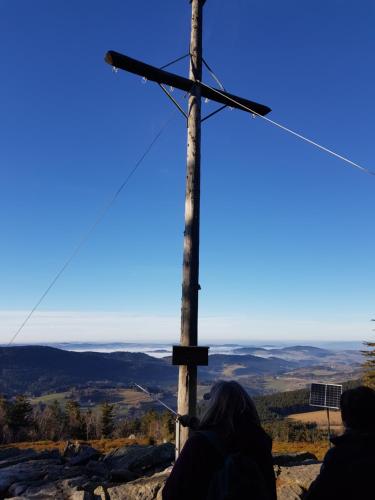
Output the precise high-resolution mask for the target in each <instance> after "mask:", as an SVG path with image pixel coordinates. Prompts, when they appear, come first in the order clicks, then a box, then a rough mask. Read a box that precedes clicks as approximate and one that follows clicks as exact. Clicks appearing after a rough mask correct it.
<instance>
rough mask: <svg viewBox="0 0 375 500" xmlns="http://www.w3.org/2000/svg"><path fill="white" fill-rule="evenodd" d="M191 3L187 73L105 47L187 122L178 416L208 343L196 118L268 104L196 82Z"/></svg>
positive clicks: (197, 29) (196, 22) (195, 5)
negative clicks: (203, 334)
mask: <svg viewBox="0 0 375 500" xmlns="http://www.w3.org/2000/svg"><path fill="white" fill-rule="evenodd" d="M190 3H191V4H192V17H191V37H190V54H189V55H190V71H189V78H183V77H181V76H179V75H175V74H174V73H169V72H167V71H163V70H162V69H159V68H156V67H154V66H150V65H149V64H145V63H143V62H141V61H137V60H135V59H132V58H130V57H127V56H125V55H122V54H119V53H118V52H114V51H109V52H107V54H106V57H105V60H106V62H107V63H108V64H110V65H112V66H113V67H115V68H119V69H123V70H125V71H129V72H130V73H135V74H136V75H140V76H142V77H145V78H147V80H150V81H153V82H156V83H158V84H159V85H160V86H161V88H162V89H163V90H164V92H166V93H167V94H168V95H169V97H170V98H171V100H172V101H173V102H174V104H175V105H176V106H177V107H178V108H179V110H180V111H181V112H182V113H183V114H184V115H185V117H186V119H187V125H188V140H187V172H186V192H185V232H184V255H183V283H182V306H181V342H180V345H179V346H173V364H176V365H179V379H178V405H177V412H178V414H179V415H186V414H188V415H189V416H195V415H196V406H197V366H198V365H207V364H208V347H198V291H199V290H200V285H199V211H200V163H201V122H202V121H203V120H205V119H207V118H209V117H210V116H212V115H213V114H215V113H217V112H218V111H221V109H223V108H225V107H226V106H230V107H232V108H238V109H241V110H243V111H248V112H250V113H252V112H254V113H256V114H258V115H262V116H264V115H266V114H267V113H269V112H270V111H271V110H270V108H269V107H267V106H264V105H262V104H258V103H256V102H253V101H248V100H247V99H243V98H242V97H237V96H235V95H233V94H229V93H228V92H225V91H224V90H220V91H218V90H216V89H213V88H209V87H207V86H205V85H204V84H201V80H202V61H203V58H202V11H203V4H204V3H205V0H190ZM163 84H166V85H170V86H171V87H175V88H178V89H181V90H183V91H185V92H187V93H188V94H189V104H188V112H187V113H185V112H184V111H183V109H182V108H181V106H180V105H179V104H178V103H177V101H176V100H175V99H174V98H173V97H172V96H171V95H170V94H169V93H168V91H167V89H166V88H165V87H163ZM202 97H205V98H207V99H210V100H212V101H216V102H218V103H220V104H221V105H222V106H221V107H220V108H219V109H218V110H216V111H214V112H213V113H211V114H209V115H208V116H206V117H205V118H203V119H202V118H201V98H202ZM188 435H189V429H188V428H186V427H183V428H181V432H180V433H179V438H178V439H176V448H177V453H179V451H180V450H181V449H182V447H183V445H184V444H185V442H186V439H187V438H188Z"/></svg>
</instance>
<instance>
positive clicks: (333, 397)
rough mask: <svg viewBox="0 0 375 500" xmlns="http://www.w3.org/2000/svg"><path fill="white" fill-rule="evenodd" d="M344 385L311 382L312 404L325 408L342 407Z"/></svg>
mask: <svg viewBox="0 0 375 500" xmlns="http://www.w3.org/2000/svg"><path fill="white" fill-rule="evenodd" d="M341 394H342V385H337V384H311V390H310V406H320V407H323V408H334V409H338V408H340V398H341Z"/></svg>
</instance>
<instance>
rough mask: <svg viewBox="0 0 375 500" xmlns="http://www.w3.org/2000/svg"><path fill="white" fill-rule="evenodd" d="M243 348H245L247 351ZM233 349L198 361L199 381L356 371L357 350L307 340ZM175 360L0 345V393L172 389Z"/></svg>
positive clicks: (266, 385)
mask: <svg viewBox="0 0 375 500" xmlns="http://www.w3.org/2000/svg"><path fill="white" fill-rule="evenodd" d="M249 351H250V352H251V353H249ZM236 352H237V353H236V354H212V355H210V357H209V366H202V367H199V370H198V377H199V381H200V383H203V384H210V383H212V382H213V381H216V380H218V379H222V378H227V379H237V380H239V381H241V382H242V383H243V384H244V386H245V387H247V388H248V389H249V390H250V391H251V392H252V393H254V394H255V393H261V392H275V391H280V390H285V389H286V388H289V387H290V388H291V389H293V388H298V387H305V386H306V384H307V383H310V382H311V381H312V380H314V381H323V382H329V381H331V382H335V381H336V380H337V379H338V380H345V379H348V378H355V377H356V376H358V371H359V370H360V364H359V361H360V354H359V353H358V352H355V351H328V350H325V349H319V348H316V347H309V346H294V347H287V348H283V349H262V348H248V347H247V348H242V349H238V351H236ZM177 371H178V368H177V367H176V366H172V365H171V357H170V356H167V357H163V358H155V357H152V356H149V355H148V354H144V353H134V352H124V351H116V352H111V353H107V352H104V353H103V352H91V351H84V352H74V351H67V350H63V349H57V348H55V347H49V346H12V347H0V394H8V395H12V394H13V395H14V394H17V393H26V394H29V395H32V396H39V395H41V394H47V393H54V392H63V391H66V390H68V389H71V388H72V387H75V386H76V387H78V386H81V387H82V386H84V385H90V386H106V387H116V386H122V387H124V386H129V385H130V384H131V383H133V382H137V383H140V384H145V385H148V386H158V387H159V388H160V389H162V390H167V389H168V390H169V389H170V390H172V391H173V390H174V389H173V387H175V386H176V384H177Z"/></svg>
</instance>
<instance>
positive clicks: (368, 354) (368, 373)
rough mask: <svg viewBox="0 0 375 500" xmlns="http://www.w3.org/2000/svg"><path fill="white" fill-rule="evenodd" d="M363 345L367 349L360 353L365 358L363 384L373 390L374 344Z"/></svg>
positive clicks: (374, 375) (374, 379)
mask: <svg viewBox="0 0 375 500" xmlns="http://www.w3.org/2000/svg"><path fill="white" fill-rule="evenodd" d="M372 321H374V320H372ZM364 345H365V346H366V347H367V349H366V350H364V351H362V354H363V356H364V358H365V362H364V363H363V383H364V384H365V385H367V386H368V387H371V388H372V389H375V342H364Z"/></svg>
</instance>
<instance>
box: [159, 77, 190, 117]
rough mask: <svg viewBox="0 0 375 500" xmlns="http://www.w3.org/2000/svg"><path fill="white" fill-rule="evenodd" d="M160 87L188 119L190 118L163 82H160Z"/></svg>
mask: <svg viewBox="0 0 375 500" xmlns="http://www.w3.org/2000/svg"><path fill="white" fill-rule="evenodd" d="M158 85H159V87H160V88H161V89H162V91H163V92H165V95H166V96H167V97H168V98H169V99H170V100H171V101H172V102H173V104H174V105H175V106H176V108H177V109H178V110H179V111H180V112H181V113H182V114H183V115H184V117H185V118H186V119H188V115H187V114H186V113H185V111H184V110H183V109H182V108H181V106H180V105H179V104H178V102H177V101H176V99H175V98H174V97H173V96H172V95H171V93H170V92H168V90H167V89H166V88H165V87H164V85H162V84H161V83H158Z"/></svg>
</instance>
